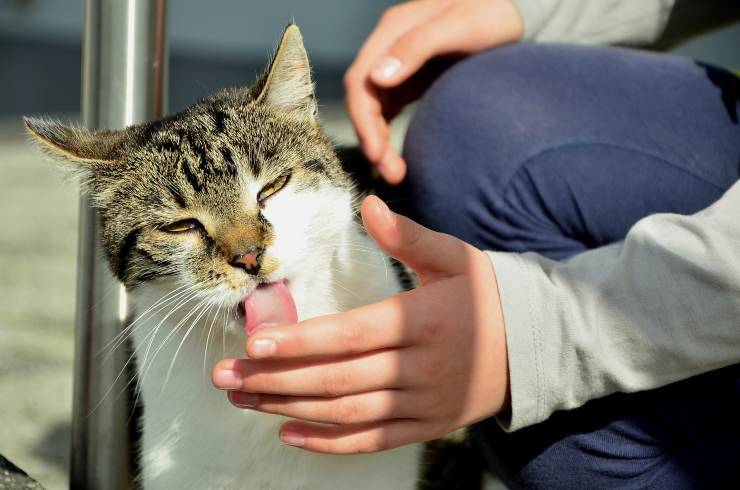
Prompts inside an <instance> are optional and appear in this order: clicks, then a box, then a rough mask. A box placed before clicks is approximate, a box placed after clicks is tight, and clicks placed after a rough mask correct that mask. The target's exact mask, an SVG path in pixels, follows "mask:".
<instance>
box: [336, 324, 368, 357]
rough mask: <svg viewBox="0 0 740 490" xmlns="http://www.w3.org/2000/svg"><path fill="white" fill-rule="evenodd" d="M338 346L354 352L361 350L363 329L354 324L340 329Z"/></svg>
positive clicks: (363, 338)
mask: <svg viewBox="0 0 740 490" xmlns="http://www.w3.org/2000/svg"><path fill="white" fill-rule="evenodd" d="M341 332H342V333H341V339H340V347H341V349H342V350H343V351H344V352H348V353H355V352H358V351H361V350H362V347H363V344H364V341H365V330H364V329H363V328H360V327H358V326H356V325H349V326H346V327H344V328H342V330H341Z"/></svg>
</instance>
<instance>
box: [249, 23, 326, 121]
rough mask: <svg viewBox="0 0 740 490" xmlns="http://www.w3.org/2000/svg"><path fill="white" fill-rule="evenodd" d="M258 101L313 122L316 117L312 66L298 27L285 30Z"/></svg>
mask: <svg viewBox="0 0 740 490" xmlns="http://www.w3.org/2000/svg"><path fill="white" fill-rule="evenodd" d="M257 102H259V103H263V104H268V105H270V106H273V107H279V108H282V109H288V110H296V111H301V112H303V113H305V114H306V115H308V116H309V117H311V118H312V119H315V118H316V113H317V105H316V97H315V95H314V89H313V81H312V80H311V66H310V65H309V63H308V55H307V54H306V48H304V46H303V36H301V31H300V29H298V26H297V25H295V24H289V25H288V27H286V28H285V31H284V32H283V37H282V39H281V40H280V46H279V47H278V50H277V52H276V53H275V57H274V58H273V59H272V63H271V64H270V68H269V69H268V71H267V78H266V80H265V82H264V86H263V87H262V91H261V92H260V94H259V96H257Z"/></svg>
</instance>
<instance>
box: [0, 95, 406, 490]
mask: <svg viewBox="0 0 740 490" xmlns="http://www.w3.org/2000/svg"><path fill="white" fill-rule="evenodd" d="M322 115H323V120H324V123H325V125H326V127H327V130H328V131H329V133H330V134H331V135H332V137H333V138H334V139H335V141H337V142H340V143H343V144H351V143H352V142H353V141H354V134H353V132H352V129H351V127H350V125H349V124H348V123H347V121H346V117H345V115H344V112H343V109H342V108H341V106H340V105H337V104H335V105H328V106H325V107H322ZM403 127H404V123H403V121H401V123H400V124H399V129H398V130H396V131H395V132H394V141H395V142H396V144H398V143H399V142H400V139H401V135H402V128H403ZM76 254H77V189H76V187H75V185H74V184H73V183H66V184H65V183H63V174H62V172H60V171H58V170H57V169H56V168H55V165H54V163H53V162H50V161H49V160H47V159H46V158H45V157H44V156H43V154H42V153H41V151H39V150H38V149H36V148H35V147H34V146H33V145H31V144H30V142H29V140H28V138H27V137H26V136H25V135H24V134H23V131H22V127H21V123H20V118H14V119H12V120H11V119H8V120H0V454H2V455H4V456H6V457H7V458H8V459H9V460H11V461H13V463H15V464H16V465H17V466H19V467H20V468H22V469H23V470H24V471H25V472H27V473H28V474H29V475H31V476H32V477H33V478H35V479H36V480H38V481H39V482H40V483H41V484H42V485H43V486H44V487H46V488H48V489H49V490H55V489H63V488H66V487H67V479H68V467H69V456H68V450H69V449H68V448H69V430H70V417H71V408H72V368H73V352H74V345H73V336H74V301H75V298H74V292H75V277H76Z"/></svg>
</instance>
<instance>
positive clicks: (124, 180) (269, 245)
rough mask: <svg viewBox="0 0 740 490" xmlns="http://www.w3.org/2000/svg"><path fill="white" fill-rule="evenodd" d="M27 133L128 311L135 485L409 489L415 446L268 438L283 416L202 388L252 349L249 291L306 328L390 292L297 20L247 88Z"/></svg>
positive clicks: (32, 126) (41, 124) (393, 283)
mask: <svg viewBox="0 0 740 490" xmlns="http://www.w3.org/2000/svg"><path fill="white" fill-rule="evenodd" d="M26 125H27V127H28V129H29V131H30V132H31V133H32V134H33V135H34V136H36V137H37V138H38V139H39V140H40V141H41V142H42V143H44V145H45V147H46V148H47V149H48V150H49V151H50V152H51V153H53V154H54V155H56V156H59V157H62V159H63V161H64V162H65V163H66V164H68V165H69V166H70V167H71V168H72V169H73V170H74V171H75V172H76V173H77V174H79V175H80V176H81V180H82V183H83V185H84V188H85V190H86V191H87V192H88V194H89V195H90V196H91V199H92V202H93V204H94V206H95V207H96V208H97V210H98V214H99V216H100V218H101V228H102V241H103V245H104V248H105V251H106V256H107V259H108V262H109V264H110V267H111V269H112V271H113V272H114V273H115V275H116V276H117V277H118V279H119V280H121V281H122V282H123V283H124V284H125V286H126V289H127V292H128V295H129V298H130V302H131V305H132V309H133V311H134V313H135V320H134V322H133V323H132V324H131V325H130V326H129V327H128V328H126V329H125V330H124V331H123V332H122V336H121V337H120V338H119V339H118V341H117V342H116V343H115V344H114V346H113V347H119V346H120V345H121V344H122V343H123V342H124V341H131V342H132V343H133V347H134V353H135V361H136V369H137V376H136V388H137V390H136V392H137V396H140V397H141V400H142V401H143V413H144V415H143V420H142V421H140V426H141V428H142V444H141V467H142V473H141V475H140V477H139V481H140V483H141V484H142V486H143V487H144V489H145V490H153V489H162V490H172V489H188V488H192V489H218V488H224V489H249V490H257V489H274V490H283V489H285V490H293V489H296V490H297V489H301V490H314V489H317V490H318V489H342V490H344V489H350V488H351V489H353V490H365V489H367V490H370V489H382V490H385V489H393V490H404V489H412V488H415V487H416V483H417V480H418V475H419V467H420V459H421V454H422V447H423V446H422V445H410V446H405V447H402V448H398V449H395V450H391V451H385V452H380V453H374V454H359V455H352V456H332V455H325V454H323V455H322V454H315V453H310V452H307V451H303V450H301V449H298V448H295V447H291V446H287V445H285V444H283V443H281V442H280V441H279V439H278V428H279V426H280V425H281V423H282V422H283V421H284V419H283V418H281V417H278V416H275V415H268V414H262V413H258V412H256V411H253V410H245V409H239V408H236V407H234V406H232V405H231V404H230V403H229V402H228V400H227V398H226V393H224V392H220V391H218V390H216V389H215V388H213V386H212V385H211V383H210V370H211V367H212V366H213V365H214V364H215V363H216V362H218V361H219V360H220V359H224V358H242V357H245V356H244V346H245V342H246V331H245V314H246V310H245V308H246V306H244V305H246V304H247V298H250V297H252V295H253V293H254V292H255V291H256V290H257V288H260V287H263V288H270V287H271V285H276V284H279V285H281V287H283V286H284V288H283V289H284V290H286V291H288V292H289V294H290V296H291V297H292V301H293V302H294V303H295V309H296V313H297V316H298V319H301V320H302V319H306V318H311V317H315V316H319V315H325V314H331V313H336V312H340V311H346V310H348V309H351V308H354V307H357V306H360V305H364V304H369V303H373V302H376V301H378V300H380V299H382V298H384V297H387V296H389V295H392V294H394V293H397V292H398V291H399V290H400V286H399V282H398V279H397V278H396V276H395V274H394V273H393V270H392V267H391V266H390V264H389V262H388V259H387V258H385V257H384V256H383V255H382V254H381V253H380V251H379V250H378V249H377V247H376V245H375V244H374V243H373V242H372V240H370V238H368V237H367V236H366V235H365V234H364V233H363V231H362V229H361V226H360V225H359V223H358V222H357V221H356V219H355V209H354V204H355V202H354V200H355V199H356V196H355V193H354V190H353V186H352V183H351V182H350V180H349V178H348V176H347V175H346V174H345V172H344V171H343V169H342V167H341V165H340V163H339V161H338V159H337V157H336V154H335V153H334V151H333V148H332V145H331V143H330V142H329V141H328V139H327V138H326V136H325V135H324V133H323V131H322V130H321V127H320V125H319V124H318V121H317V115H316V101H315V98H314V93H313V84H312V82H311V76H310V67H309V65H308V59H307V56H306V53H305V50H304V48H303V42H302V38H301V35H300V32H299V31H298V29H297V27H295V26H294V25H291V26H288V27H287V28H286V30H285V32H284V34H283V38H282V41H281V43H280V47H279V48H278V50H277V53H276V54H275V57H274V58H273V60H272V63H271V64H270V67H269V69H268V70H267V72H266V73H265V74H263V75H262V76H261V77H260V78H258V80H257V81H256V82H255V84H254V85H252V86H251V87H249V88H245V89H233V90H226V91H223V92H221V93H218V94H215V95H214V96H211V97H210V98H208V99H205V100H204V101H201V102H199V103H196V104H195V105H193V106H192V107H190V108H189V109H188V110H186V111H185V112H183V113H181V114H176V115H174V116H170V117H168V118H165V119H163V120H161V121H157V122H154V123H147V124H143V125H139V126H132V127H130V128H126V129H122V130H98V131H93V132H91V131H87V130H84V129H80V128H72V127H67V126H63V125H61V124H58V123H55V122H50V121H45V120H39V119H27V120H26ZM263 290H264V289H263ZM296 328H300V327H296ZM374 328H382V325H378V326H376V327H374Z"/></svg>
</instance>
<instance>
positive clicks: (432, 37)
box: [344, 0, 524, 184]
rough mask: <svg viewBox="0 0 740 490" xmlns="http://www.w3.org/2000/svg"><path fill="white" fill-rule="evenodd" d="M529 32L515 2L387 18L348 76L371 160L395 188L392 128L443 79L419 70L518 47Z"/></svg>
mask: <svg viewBox="0 0 740 490" xmlns="http://www.w3.org/2000/svg"><path fill="white" fill-rule="evenodd" d="M523 32H524V27H523V23H522V18H521V15H520V14H519V10H517V7H516V6H515V5H514V3H513V2H512V1H511V0H417V1H414V2H406V3H401V4H399V5H394V6H393V7H391V8H389V9H388V10H386V11H385V13H384V14H383V17H382V18H381V19H380V21H379V22H378V24H377V25H376V26H375V29H374V30H373V32H372V33H371V34H370V36H369V37H368V38H367V40H366V41H365V44H364V45H363V46H362V49H360V52H359V53H358V55H357V58H355V61H354V62H353V63H352V66H350V67H349V69H348V70H347V74H346V75H345V77H344V87H345V90H346V92H347V109H348V111H349V116H350V119H351V120H352V124H353V125H354V127H355V131H356V132H357V137H358V138H359V140H360V145H361V146H362V149H363V151H364V153H365V156H366V157H367V159H368V160H369V161H370V162H371V163H372V164H374V165H376V166H377V168H378V170H379V171H380V174H381V175H382V176H383V178H384V179H385V180H386V181H388V182H389V183H391V184H397V183H399V182H400V181H401V180H403V177H404V175H405V174H406V163H405V162H404V161H403V159H402V158H401V157H400V156H399V155H398V154H396V152H395V151H394V150H393V149H392V148H391V147H390V146H389V128H388V122H389V121H390V120H391V119H393V118H394V117H395V116H396V115H397V114H398V113H399V112H400V111H401V109H402V108H403V106H404V105H406V104H408V103H409V102H412V101H413V100H415V99H417V98H418V97H419V96H420V95H421V94H422V93H423V92H424V90H425V89H426V88H427V86H428V85H429V84H430V83H431V81H432V80H433V79H434V78H435V76H436V75H438V74H439V71H440V70H439V69H434V68H433V69H431V70H426V72H425V70H421V68H422V66H423V65H424V64H425V63H427V62H428V61H429V60H431V59H433V58H435V57H439V56H452V57H456V58H459V57H461V56H467V55H469V54H473V53H477V52H478V51H482V50H484V49H487V48H491V47H494V46H499V45H502V44H505V43H511V42H515V41H519V39H521V37H522V34H523Z"/></svg>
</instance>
